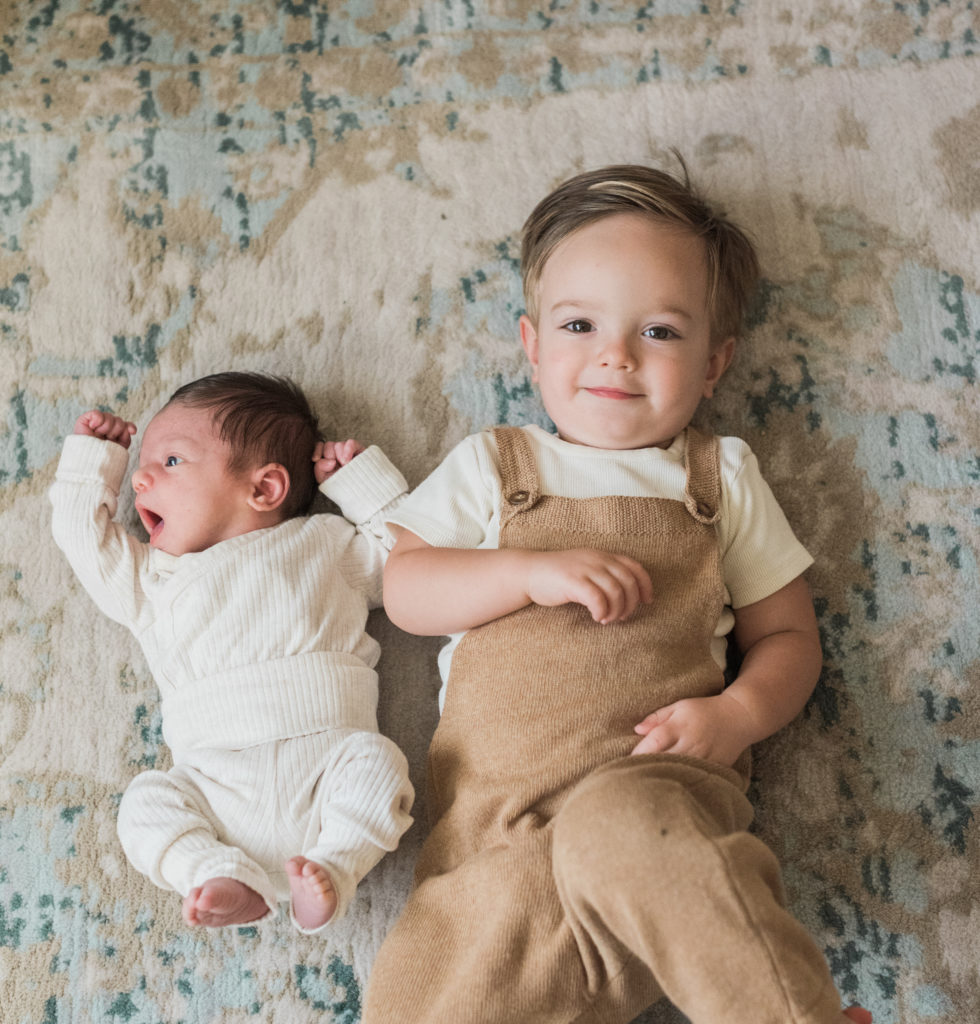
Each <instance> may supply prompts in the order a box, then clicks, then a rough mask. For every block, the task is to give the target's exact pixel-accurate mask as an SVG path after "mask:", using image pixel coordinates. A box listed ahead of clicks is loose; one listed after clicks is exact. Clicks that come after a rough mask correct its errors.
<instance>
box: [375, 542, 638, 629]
mask: <svg viewBox="0 0 980 1024" xmlns="http://www.w3.org/2000/svg"><path fill="white" fill-rule="evenodd" d="M390 529H391V530H392V531H393V532H394V533H395V534H396V537H397V539H396V542H395V546H394V548H392V551H391V555H390V556H389V558H388V563H387V565H386V566H385V582H384V600H385V610H386V611H387V613H388V617H389V618H390V619H391V620H392V622H394V623H395V624H396V625H397V626H400V627H401V628H402V629H404V630H406V631H407V632H409V633H417V634H419V635H420V636H445V635H447V634H449V633H457V632H460V631H462V630H466V629H471V628H473V627H474V626H481V625H483V624H484V623H487V622H491V621H492V620H493V619H498V618H500V617H501V616H502V615H507V614H508V613H510V612H513V611H517V610H518V609H519V608H523V607H525V606H526V605H529V604H540V605H545V606H548V607H554V606H556V605H562V604H570V603H571V604H581V605H584V606H585V607H586V608H587V609H588V611H589V613H590V614H591V615H592V617H593V619H595V620H596V622H601V623H603V624H607V623H611V622H618V621H621V620H623V619H626V618H628V617H629V616H630V615H632V613H633V612H634V611H635V609H636V607H637V605H638V604H639V603H640V602H644V603H646V602H649V601H650V600H651V598H652V584H651V582H650V577H649V576H648V575H647V572H646V570H645V569H644V568H643V566H641V565H640V564H639V562H636V561H634V560H633V559H632V558H626V557H625V556H621V555H614V554H609V553H608V552H603V551H593V550H590V549H587V548H576V549H573V550H571V551H529V550H525V549H521V548H504V549H497V548H487V549H471V548H438V547H433V546H432V545H430V544H427V543H426V542H425V541H424V540H422V539H421V538H420V537H418V536H417V535H416V534H414V533H412V532H411V531H409V530H405V529H402V528H400V527H397V526H395V527H390Z"/></svg>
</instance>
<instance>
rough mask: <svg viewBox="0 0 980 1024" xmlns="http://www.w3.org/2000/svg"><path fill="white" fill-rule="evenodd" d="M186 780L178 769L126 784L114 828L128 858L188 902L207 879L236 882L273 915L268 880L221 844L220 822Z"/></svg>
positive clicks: (196, 788) (273, 898) (234, 849)
mask: <svg viewBox="0 0 980 1024" xmlns="http://www.w3.org/2000/svg"><path fill="white" fill-rule="evenodd" d="M189 774H190V773H188V772H186V771H185V770H183V769H182V768H181V767H179V766H178V767H175V768H172V769H171V770H170V771H169V772H160V771H150V772H143V773H142V774H140V775H137V776H136V778H135V779H133V781H132V782H131V783H130V784H129V786H128V787H127V789H126V792H125V793H124V794H123V798H122V802H121V804H120V806H119V816H118V819H117V823H116V828H117V830H118V833H119V840H120V842H121V843H122V847H123V850H124V851H125V853H126V856H127V857H128V858H129V860H130V862H131V863H132V864H133V866H134V867H135V868H136V869H137V870H138V871H141V872H142V873H143V874H144V875H146V876H147V877H148V878H149V879H150V881H152V882H153V883H154V884H155V885H158V886H159V887H160V888H161V889H174V890H176V891H177V892H179V893H180V894H181V895H182V896H186V895H187V894H188V893H189V892H190V891H191V889H193V888H195V887H196V886H199V885H202V884H203V883H204V882H206V881H208V879H211V878H234V879H236V880H237V881H240V882H243V883H244V884H245V885H247V886H248V887H249V888H251V889H254V890H255V892H257V893H258V894H259V895H260V896H261V897H262V899H263V900H264V901H265V902H266V904H267V905H268V907H269V908H270V910H272V911H275V910H276V908H277V905H278V904H277V901H276V890H275V887H274V886H273V884H272V882H271V881H270V879H269V876H268V875H267V874H266V872H265V871H264V870H263V869H262V868H261V867H260V866H259V865H258V864H257V863H256V862H255V861H254V860H253V859H252V858H251V857H249V856H248V855H247V854H245V853H244V852H243V851H242V850H241V849H239V848H238V847H236V846H233V845H229V844H227V843H225V842H223V841H222V838H221V837H222V835H223V830H222V826H221V822H220V820H219V819H218V817H217V815H216V814H215V812H214V809H213V808H212V806H211V804H210V802H209V801H208V800H207V799H206V797H205V796H204V794H202V792H201V790H200V788H199V786H198V785H196V783H195V781H192V780H191V778H190V777H189ZM194 774H195V775H197V774H198V773H194Z"/></svg>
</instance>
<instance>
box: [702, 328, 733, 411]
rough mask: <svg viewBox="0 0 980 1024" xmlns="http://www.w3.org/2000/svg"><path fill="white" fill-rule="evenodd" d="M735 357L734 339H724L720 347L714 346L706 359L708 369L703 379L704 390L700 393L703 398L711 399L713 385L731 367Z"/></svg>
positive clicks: (713, 389) (713, 391) (713, 390)
mask: <svg viewBox="0 0 980 1024" xmlns="http://www.w3.org/2000/svg"><path fill="white" fill-rule="evenodd" d="M734 355H735V339H734V338H726V339H725V340H724V341H723V342H722V343H721V344H720V345H718V346H716V347H715V348H714V349H713V350H712V352H711V355H710V357H709V358H708V368H707V372H706V373H705V378H704V389H703V390H702V392H701V395H702V397H703V398H711V396H712V395H713V394H714V393H715V385H716V384H717V383H718V381H719V380H720V379H721V375H722V374H723V373H724V372H725V371H726V370H727V369H728V367H729V366H731V362H732V358H733V357H734Z"/></svg>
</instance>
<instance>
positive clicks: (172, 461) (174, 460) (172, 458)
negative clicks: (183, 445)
mask: <svg viewBox="0 0 980 1024" xmlns="http://www.w3.org/2000/svg"><path fill="white" fill-rule="evenodd" d="M183 461H184V460H183V459H182V458H181V457H180V456H179V455H168V456H167V457H166V458H165V459H164V460H163V464H164V465H165V466H166V467H167V468H168V469H169V468H171V467H172V466H177V465H179V464H180V463H181V462H183Z"/></svg>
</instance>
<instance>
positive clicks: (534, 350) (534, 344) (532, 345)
mask: <svg viewBox="0 0 980 1024" xmlns="http://www.w3.org/2000/svg"><path fill="white" fill-rule="evenodd" d="M520 328H521V345H523V346H524V351H525V352H526V353H527V359H528V362H529V363H530V364H531V383H532V384H537V382H538V332H537V328H535V326H534V323H533V322H532V320H531V318H530V317H529V316H528V315H527V314H526V313H525V314H524V315H523V316H522V317H521V320H520Z"/></svg>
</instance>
